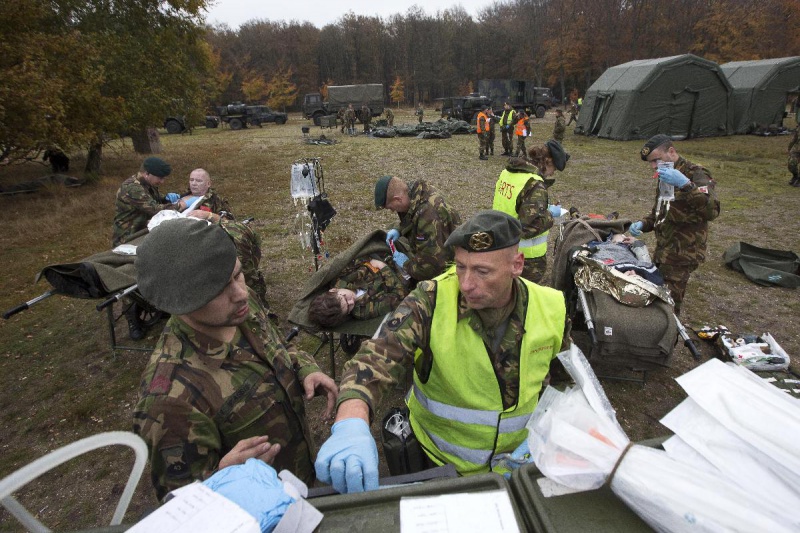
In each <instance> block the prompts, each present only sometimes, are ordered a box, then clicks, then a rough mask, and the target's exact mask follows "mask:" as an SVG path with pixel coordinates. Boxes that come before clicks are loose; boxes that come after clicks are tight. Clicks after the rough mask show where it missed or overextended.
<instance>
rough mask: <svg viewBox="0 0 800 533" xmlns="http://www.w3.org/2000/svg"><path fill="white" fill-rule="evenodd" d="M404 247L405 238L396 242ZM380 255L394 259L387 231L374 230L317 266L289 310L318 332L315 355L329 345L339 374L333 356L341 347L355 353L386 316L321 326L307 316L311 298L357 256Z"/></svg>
mask: <svg viewBox="0 0 800 533" xmlns="http://www.w3.org/2000/svg"><path fill="white" fill-rule="evenodd" d="M397 247H398V248H399V249H400V250H401V251H405V250H406V248H405V247H404V243H403V241H399V242H398V243H397ZM367 256H380V257H382V258H388V259H387V262H388V261H391V251H390V250H389V246H388V245H387V244H386V232H385V231H383V230H375V231H373V232H372V233H369V234H367V235H365V236H364V237H362V238H360V239H359V240H358V241H356V242H355V243H353V244H352V245H351V246H350V247H349V248H347V249H346V250H345V251H343V252H341V253H340V254H338V255H336V256H335V257H333V258H332V259H331V260H329V261H328V262H327V263H326V264H325V265H324V266H323V267H322V268H320V269H319V270H317V271H316V272H315V273H314V274H313V275H312V276H311V278H309V279H308V281H307V282H306V284H305V285H304V286H303V290H302V292H301V294H300V299H299V300H298V301H297V303H296V304H295V305H294V307H293V308H292V310H291V311H290V313H289V322H290V323H291V324H294V325H295V326H296V328H298V329H296V330H295V331H298V330H300V329H302V330H304V331H306V332H308V333H311V334H313V335H316V336H317V337H318V338H319V339H320V341H321V342H320V346H319V347H318V348H317V350H316V352H315V353H314V355H316V354H317V353H318V352H319V351H320V350H321V349H322V348H323V347H324V346H327V347H328V350H329V354H330V361H331V374H332V376H333V377H334V378H335V377H336V368H335V362H334V356H335V355H336V351H337V350H338V349H339V348H341V349H342V351H343V352H344V353H346V354H348V355H354V354H355V353H356V352H357V351H358V349H359V347H360V346H361V342H362V341H363V340H364V339H367V338H370V337H372V336H373V335H374V334H375V332H377V330H378V328H379V327H380V325H381V322H383V319H384V318H385V317H377V318H372V319H369V320H356V319H352V318H351V319H348V320H346V321H345V322H343V323H342V324H339V325H338V326H336V327H333V328H326V329H322V328H320V326H319V325H317V324H314V323H313V322H311V321H310V320H309V319H308V308H309V306H310V304H311V301H312V300H313V299H314V298H315V297H316V296H317V295H318V294H320V293H322V292H324V291H326V290H328V288H329V286H330V284H331V283H332V282H333V281H334V280H336V278H338V277H339V276H340V275H341V273H342V270H343V269H344V268H345V267H347V266H348V265H350V264H351V263H352V261H353V260H354V259H356V258H358V257H367Z"/></svg>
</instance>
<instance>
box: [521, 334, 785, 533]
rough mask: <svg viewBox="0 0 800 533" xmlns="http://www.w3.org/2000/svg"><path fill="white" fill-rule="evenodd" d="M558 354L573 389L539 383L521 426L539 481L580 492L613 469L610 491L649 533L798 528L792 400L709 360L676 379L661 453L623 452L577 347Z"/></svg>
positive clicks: (621, 437)
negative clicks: (671, 432)
mask: <svg viewBox="0 0 800 533" xmlns="http://www.w3.org/2000/svg"><path fill="white" fill-rule="evenodd" d="M559 358H560V359H561V360H562V362H563V363H564V365H565V367H566V368H567V370H568V372H570V374H571V375H572V377H573V379H575V381H576V383H578V386H577V387H575V388H573V389H569V390H567V391H566V392H563V393H562V392H559V391H557V390H555V389H553V388H552V387H548V388H547V389H546V390H545V392H544V394H543V396H542V399H541V401H540V405H539V407H537V409H536V411H535V412H534V415H533V416H532V417H531V420H530V421H529V423H528V429H529V432H530V435H529V445H530V449H531V453H532V455H533V458H534V462H535V463H536V465H537V467H538V468H539V470H541V472H542V473H543V474H544V475H545V476H547V477H548V478H549V479H551V480H553V481H555V482H557V483H560V484H563V485H566V486H568V487H571V488H575V489H582V490H589V489H595V488H599V487H600V486H601V485H603V483H606V482H607V479H608V478H609V476H610V475H611V474H612V472H613V478H612V479H611V489H612V490H613V491H614V493H615V494H616V495H617V496H618V497H619V498H620V499H621V500H623V501H624V502H625V503H626V504H627V505H628V506H629V507H630V508H631V509H632V510H633V511H635V512H636V513H637V514H638V515H639V516H640V517H641V518H642V519H643V520H644V521H646V522H647V523H648V524H649V525H650V526H651V527H653V528H654V529H655V530H657V531H689V530H691V531H709V532H710V531H741V532H752V531H770V532H783V531H785V532H789V531H798V530H799V529H800V514H798V513H796V512H795V511H794V510H795V509H797V504H796V502H797V501H798V498H800V483H798V482H797V481H795V479H796V478H795V477H794V476H796V475H797V473H798V470H796V468H800V464H798V463H800V457H798V454H797V449H798V445H797V443H798V442H800V402H798V401H797V400H795V399H793V398H790V397H788V396H786V395H782V393H780V392H779V391H777V389H774V387H773V389H774V390H769V388H768V387H770V386H769V385H768V384H765V383H761V382H759V381H758V378H757V377H754V376H752V375H748V376H745V375H744V374H743V373H744V372H747V373H748V374H750V373H749V371H747V370H745V369H742V368H736V367H728V366H726V365H724V364H723V363H721V362H720V361H716V360H711V361H709V362H707V363H705V364H704V365H702V366H700V367H698V368H697V369H695V370H693V371H692V372H689V373H688V374H685V375H684V376H682V377H681V378H678V382H679V383H680V384H681V386H683V387H684V389H685V390H686V392H687V393H688V394H689V396H690V398H689V399H688V400H687V401H686V402H685V404H681V405H680V406H679V407H678V408H676V410H675V412H674V413H670V414H669V415H668V416H667V417H666V418H665V420H666V421H667V422H668V423H669V424H670V425H671V426H672V427H674V428H675V429H676V434H678V437H677V438H673V439H675V440H672V442H671V443H669V444H668V445H667V446H666V448H667V449H668V450H669V452H666V451H662V450H656V449H652V448H648V447H644V446H637V445H634V446H630V447H628V444H629V440H628V438H627V436H626V435H625V433H624V431H623V430H622V428H621V427H620V426H619V424H618V423H617V422H616V419H615V416H614V411H613V409H612V408H611V405H610V404H609V403H608V399H607V398H606V396H605V393H604V392H603V391H602V388H601V387H600V385H599V382H598V381H597V378H596V376H595V375H594V372H593V371H592V369H591V367H590V366H589V365H588V362H586V361H585V358H584V357H583V354H581V353H580V350H577V349H576V348H573V349H571V350H570V351H569V352H564V353H562V354H559ZM742 403H747V404H748V405H747V406H746V407H742V405H741V404H742ZM698 410H700V411H702V413H701V412H699V411H698ZM765 410H766V411H767V413H765V412H764V411H765ZM686 427H689V428H691V430H689V429H686ZM706 437H707V440H704V439H705V438H706ZM623 453H625V455H624V457H622V459H621V460H620V457H621V456H622V454H623ZM615 466H616V470H615ZM779 466H780V468H778V467H779ZM762 483H764V485H763V487H762ZM793 504H794V505H793Z"/></svg>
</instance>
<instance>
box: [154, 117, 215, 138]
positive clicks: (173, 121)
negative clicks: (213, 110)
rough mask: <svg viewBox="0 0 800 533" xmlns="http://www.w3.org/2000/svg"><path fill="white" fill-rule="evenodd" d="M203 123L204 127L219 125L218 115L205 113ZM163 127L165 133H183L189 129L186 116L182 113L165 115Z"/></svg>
mask: <svg viewBox="0 0 800 533" xmlns="http://www.w3.org/2000/svg"><path fill="white" fill-rule="evenodd" d="M203 125H205V127H206V128H216V127H217V126H219V117H216V116H214V115H206V117H205V120H204V122H203ZM164 129H165V130H167V133H172V134H175V133H183V132H184V131H187V130H188V129H189V124H187V122H186V117H185V116H183V115H179V116H174V117H167V118H166V119H164Z"/></svg>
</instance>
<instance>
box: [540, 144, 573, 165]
mask: <svg viewBox="0 0 800 533" xmlns="http://www.w3.org/2000/svg"><path fill="white" fill-rule="evenodd" d="M544 145H545V146H547V149H548V150H550V157H552V158H553V164H554V165H555V166H556V170H558V171H559V172H560V171H562V170H564V168H565V167H566V166H567V161H569V154H568V153H567V152H565V151H564V147H563V146H561V143H559V142H558V141H554V140H553V139H550V140H549V141H547V142H546V143H544Z"/></svg>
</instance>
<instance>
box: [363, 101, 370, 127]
mask: <svg viewBox="0 0 800 533" xmlns="http://www.w3.org/2000/svg"><path fill="white" fill-rule="evenodd" d="M361 122H363V123H364V124H369V123H370V122H372V110H371V109H370V108H369V106H365V105H362V106H361Z"/></svg>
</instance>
